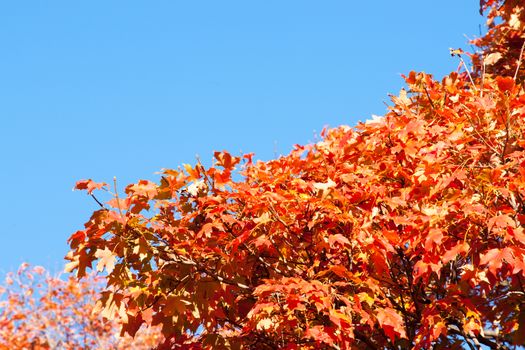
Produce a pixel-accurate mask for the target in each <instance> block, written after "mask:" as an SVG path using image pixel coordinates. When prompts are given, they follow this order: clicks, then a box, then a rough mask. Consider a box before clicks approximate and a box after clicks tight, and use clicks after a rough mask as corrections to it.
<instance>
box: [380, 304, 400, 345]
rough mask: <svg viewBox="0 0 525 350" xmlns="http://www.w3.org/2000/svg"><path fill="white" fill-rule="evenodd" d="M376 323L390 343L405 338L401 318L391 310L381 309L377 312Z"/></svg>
mask: <svg viewBox="0 0 525 350" xmlns="http://www.w3.org/2000/svg"><path fill="white" fill-rule="evenodd" d="M376 317H377V321H378V322H379V325H380V326H381V328H383V330H384V331H385V333H386V335H387V336H388V337H389V338H390V340H391V341H392V342H394V341H395V340H396V338H397V337H399V338H406V332H405V327H404V321H403V318H402V317H401V316H400V315H399V314H398V313H397V312H396V311H395V310H394V309H392V308H389V307H387V308H382V309H379V310H378V312H377V315H376Z"/></svg>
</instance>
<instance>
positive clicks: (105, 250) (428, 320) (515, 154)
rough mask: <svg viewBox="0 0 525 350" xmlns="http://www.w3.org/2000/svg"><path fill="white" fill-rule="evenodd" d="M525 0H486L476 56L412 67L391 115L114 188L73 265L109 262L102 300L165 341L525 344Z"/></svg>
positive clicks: (132, 326)
mask: <svg viewBox="0 0 525 350" xmlns="http://www.w3.org/2000/svg"><path fill="white" fill-rule="evenodd" d="M520 3H521V2H519V1H506V2H503V1H482V6H483V9H486V10H488V11H489V14H488V19H489V31H488V33H487V35H486V36H484V37H483V38H480V39H478V40H477V41H476V44H477V45H478V46H479V47H480V49H481V51H480V53H477V54H475V55H473V56H472V58H473V62H474V64H475V67H474V71H473V72H472V73H470V72H468V71H464V72H453V73H451V74H449V75H448V76H446V77H445V78H443V79H442V81H437V80H435V79H434V78H433V77H432V76H431V75H428V74H425V73H415V72H411V73H410V74H409V75H408V76H406V77H405V80H406V83H407V87H408V90H402V91H401V93H400V94H399V96H392V103H393V105H392V106H391V107H390V108H389V111H388V113H386V115H384V116H383V117H375V118H374V119H373V120H371V121H368V122H366V123H361V124H359V125H357V126H356V127H355V128H350V127H344V126H342V127H339V128H335V129H331V130H327V131H325V132H324V133H323V134H322V137H323V138H322V140H321V141H320V142H318V143H316V144H314V145H308V146H296V147H295V149H294V150H293V151H292V152H291V153H290V154H288V155H286V156H282V157H280V158H278V159H274V160H270V161H267V162H261V161H259V162H253V161H252V156H251V155H245V156H242V157H234V156H232V155H230V154H229V153H227V152H217V153H215V163H214V165H212V166H211V167H209V168H205V167H204V166H203V165H202V164H200V163H198V164H197V165H195V166H190V165H185V166H184V169H178V170H164V171H163V173H162V177H161V180H160V183H158V184H156V183H153V182H150V181H146V180H142V181H139V182H138V183H136V184H132V185H129V186H127V187H126V189H125V196H122V197H119V196H118V194H117V191H116V189H115V194H114V197H113V198H112V199H111V200H110V201H109V202H108V203H107V207H102V208H101V209H99V210H97V211H95V212H94V213H93V215H92V217H91V218H90V220H89V221H88V222H87V223H86V225H85V228H84V229H83V230H80V231H78V232H76V233H74V234H73V235H72V236H71V238H70V244H71V248H72V250H71V251H70V253H69V254H68V257H67V258H68V259H69V260H70V263H69V264H68V269H69V270H76V271H77V275H78V277H82V276H84V275H85V274H86V269H87V268H89V267H92V266H93V264H94V263H96V268H97V269H98V270H99V271H102V270H105V271H106V272H107V273H108V285H109V286H110V287H113V289H111V290H108V291H107V292H105V293H104V294H103V296H102V299H101V301H102V303H103V305H104V307H105V309H104V310H106V312H107V310H118V314H119V317H120V318H121V320H122V321H123V325H124V330H125V331H126V332H128V333H129V334H131V335H133V334H134V333H135V331H136V330H137V329H139V327H140V326H141V325H142V324H144V323H145V324H147V325H160V326H162V328H163V333H164V335H165V336H166V337H167V340H166V342H165V343H164V344H163V345H162V346H161V347H163V348H171V347H173V348H175V346H179V347H183V346H185V347H186V348H201V347H202V348H221V347H227V348H248V349H249V348H257V349H265V348H267V349H275V348H285V349H320V348H321V349H322V348H326V349H328V348H335V349H346V348H356V349H382V348H388V349H399V348H403V349H405V348H414V349H427V348H431V347H433V348H435V349H449V348H456V349H461V348H464V347H469V348H472V349H474V348H478V347H479V344H483V345H485V346H487V347H489V348H494V349H506V348H508V347H510V346H512V345H519V344H524V343H525V339H524V338H525V289H524V284H525V233H524V230H523V227H524V225H525V195H524V193H525V138H524V131H525V130H524V125H525V91H524V89H523V86H522V84H521V82H522V81H523V78H524V75H523V69H522V68H519V67H520V66H519V61H520V60H519V57H520V56H519V54H520V50H521V47H522V43H523V40H524V38H525V34H524V32H523V25H524V23H525V22H524V21H522V19H523V18H522V16H521V13H522V12H521V8H518V7H517V6H518V5H520ZM498 16H499V19H498V21H495V19H496V17H498ZM496 22H497V23H499V24H496ZM511 39H512V40H515V41H516V43H514V41H512V42H510V40H511ZM518 39H519V40H518ZM516 51H517V53H516ZM454 53H458V51H455V52H454ZM497 53H499V54H500V56H501V57H496V56H494V54H497ZM491 55H492V56H491ZM496 58H497V59H496ZM514 75H516V77H514ZM241 164H242V165H241ZM238 169H240V174H241V175H242V177H241V179H240V180H236V179H235V178H236V177H234V178H232V174H236V172H237V171H238ZM115 187H116V186H115ZM77 188H78V189H85V190H87V191H88V193H90V194H92V191H94V190H100V189H106V190H109V188H108V186H107V185H105V184H102V183H95V182H93V181H91V180H84V181H80V182H79V183H77Z"/></svg>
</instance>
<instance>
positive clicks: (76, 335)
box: [0, 264, 162, 350]
mask: <svg viewBox="0 0 525 350" xmlns="http://www.w3.org/2000/svg"><path fill="white" fill-rule="evenodd" d="M102 281H103V279H102V278H99V277H94V276H93V275H89V276H87V278H85V279H82V280H80V281H77V280H76V279H75V278H73V277H72V276H71V277H70V278H69V279H67V280H62V279H60V278H58V277H52V276H50V275H49V273H47V272H46V271H45V270H44V268H43V267H41V266H34V267H30V266H29V265H28V264H22V265H21V266H20V268H19V269H18V271H17V273H9V274H8V275H7V277H6V279H5V283H4V285H3V286H0V349H5V350H8V349H9V350H13V349H34V350H37V349H40V350H44V349H64V350H67V349H100V350H102V349H104V350H106V349H114V350H117V349H139V350H140V349H144V350H145V349H151V348H152V347H154V346H155V345H156V344H157V343H159V342H161V341H162V336H161V334H160V332H159V330H156V329H141V330H140V332H139V333H137V335H136V337H135V339H133V338H131V337H130V336H127V335H126V336H124V337H120V336H119V332H120V326H119V325H118V324H117V323H116V322H115V321H109V320H107V319H103V318H102V317H101V316H100V315H97V314H96V313H94V312H93V311H94V307H95V304H96V301H97V300H98V298H99V295H98V291H99V290H100V288H101V287H102V284H101V282H102Z"/></svg>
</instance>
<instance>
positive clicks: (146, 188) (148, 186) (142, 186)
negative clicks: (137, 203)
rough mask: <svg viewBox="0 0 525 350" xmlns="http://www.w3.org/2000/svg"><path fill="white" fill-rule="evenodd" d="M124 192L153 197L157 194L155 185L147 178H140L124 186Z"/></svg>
mask: <svg viewBox="0 0 525 350" xmlns="http://www.w3.org/2000/svg"><path fill="white" fill-rule="evenodd" d="M126 193H128V194H129V193H132V194H135V195H138V196H143V197H146V198H148V199H153V198H155V196H156V195H157V185H156V184H155V183H154V182H151V181H148V180H140V181H139V182H138V183H137V184H134V185H130V186H128V187H126Z"/></svg>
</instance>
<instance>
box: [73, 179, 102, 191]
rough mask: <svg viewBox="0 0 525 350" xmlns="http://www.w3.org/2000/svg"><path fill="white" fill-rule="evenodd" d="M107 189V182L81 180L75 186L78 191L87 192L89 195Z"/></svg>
mask: <svg viewBox="0 0 525 350" xmlns="http://www.w3.org/2000/svg"><path fill="white" fill-rule="evenodd" d="M104 187H107V184H106V183H105V182H94V181H93V180H91V179H89V180H80V181H77V183H76V185H75V189H76V190H87V192H88V194H91V193H92V192H93V191H94V190H100V189H102V188H104Z"/></svg>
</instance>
